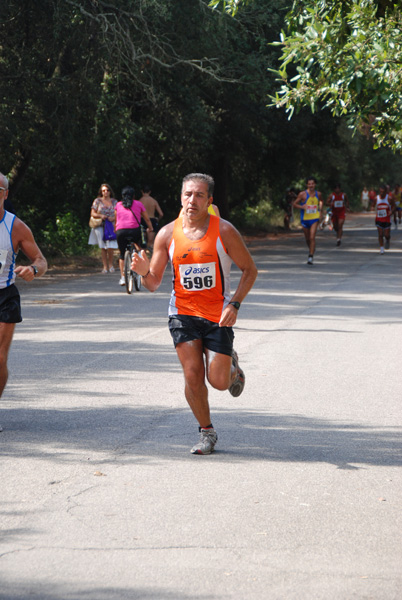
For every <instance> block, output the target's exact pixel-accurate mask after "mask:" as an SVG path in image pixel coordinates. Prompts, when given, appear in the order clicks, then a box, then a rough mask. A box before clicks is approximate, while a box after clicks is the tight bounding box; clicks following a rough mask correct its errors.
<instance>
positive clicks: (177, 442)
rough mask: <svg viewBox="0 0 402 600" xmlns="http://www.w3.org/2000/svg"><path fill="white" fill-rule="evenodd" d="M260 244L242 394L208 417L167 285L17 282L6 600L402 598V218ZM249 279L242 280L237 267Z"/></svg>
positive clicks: (3, 564)
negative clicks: (173, 333)
mask: <svg viewBox="0 0 402 600" xmlns="http://www.w3.org/2000/svg"><path fill="white" fill-rule="evenodd" d="M392 233H393V238H392V245H391V249H390V250H389V251H387V253H386V254H385V255H384V256H380V254H379V251H378V244H377V239H376V231H375V229H374V226H373V216H372V215H364V214H362V215H355V216H354V217H351V218H349V220H348V226H347V228H346V231H345V234H344V242H343V244H342V246H341V247H340V248H336V247H335V239H334V237H333V234H332V233H331V232H329V231H325V232H322V233H320V234H319V236H318V243H317V253H316V259H315V264H314V266H313V267H309V266H307V265H306V259H307V249H306V247H305V244H304V240H303V238H302V234H300V233H293V234H291V235H290V236H288V237H283V238H278V239H270V240H264V241H260V242H258V241H257V242H255V241H254V242H252V243H251V244H250V247H251V250H252V253H253V256H254V258H255V260H256V263H257V266H258V268H259V278H258V280H257V282H256V285H255V287H254V289H253V290H252V292H251V293H250V295H249V297H248V299H247V301H246V302H245V303H244V304H243V305H242V307H241V310H240V315H239V321H238V326H237V327H236V329H235V333H236V338H235V347H236V349H237V351H238V353H239V357H240V361H241V365H242V366H243V368H244V370H245V373H246V388H245V391H244V393H243V394H242V395H241V396H240V397H239V398H237V399H235V398H232V397H231V396H230V394H229V393H228V392H218V391H216V390H212V389H211V390H210V403H211V407H212V415H213V423H214V426H215V428H216V430H217V432H218V435H219V441H218V444H217V447H216V452H215V453H214V454H213V455H211V456H194V455H191V454H190V452H189V450H190V448H191V446H192V445H193V444H194V443H195V441H196V440H197V438H198V432H197V427H196V424H195V422H194V419H193V417H192V415H191V413H190V410H189V408H188V407H187V405H186V403H185V400H184V395H183V378H182V374H181V369H180V366H179V364H178V360H177V358H176V354H175V352H174V349H173V346H172V343H171V339H170V335H169V332H168V330H167V326H166V312H167V302H168V294H169V290H170V273H166V276H165V279H164V282H163V284H162V286H161V289H160V290H159V291H158V292H157V293H155V294H150V293H148V292H146V291H141V292H140V293H136V294H133V295H132V296H129V295H127V294H126V293H125V292H124V289H123V288H120V287H119V286H118V274H114V275H111V274H109V275H102V274H100V273H99V274H94V275H86V276H82V275H80V276H70V277H64V278H63V277H61V278H60V277H46V278H45V279H44V280H42V281H35V282H33V284H31V285H27V284H24V283H22V284H21V285H20V286H19V287H20V291H21V295H22V299H23V302H22V304H23V316H24V321H23V323H21V324H20V325H18V326H17V329H16V334H15V337H14V342H13V346H12V350H11V355H10V360H9V367H10V379H9V384H8V386H7V388H6V390H5V393H4V395H3V399H2V401H1V411H0V423H1V425H2V426H3V428H4V431H3V432H2V433H1V434H0V448H1V453H2V458H1V466H0V477H1V505H0V524H1V539H0V599H1V600H17V599H28V598H29V599H40V600H73V599H77V600H78V599H79V600H120V599H130V600H131V599H137V598H138V599H143V600H151V599H152V600H165V599H166V600H190V599H191V600H218V599H219V600H221V599H222V600H224V599H234V598H236V599H237V600H238V599H240V600H242V599H247V600H271V599H281V600H282V599H283V600H293V599H294V600H300V599H303V600H304V599H306V600H316V599H317V600H318V599H320V600H321V599H322V600H332V599H333V600H339V599H342V600H343V599H347V600H348V599H353V600H356V599H365V600H366V599H370V600H371V599H373V600H400V598H401V597H402V552H401V551H402V542H401V537H402V536H401V531H402V512H401V505H402V503H401V496H402V494H401V492H402V481H401V464H402V452H401V450H402V448H401V413H402V409H401V395H402V394H401V392H402V383H401V381H402V366H401V365H402V362H401V361H402V348H401V339H402V310H401V308H402V283H401V266H402V228H401V230H400V231H393V232H392ZM233 273H234V283H235V282H236V280H237V277H238V274H237V273H236V271H235V270H234V271H233Z"/></svg>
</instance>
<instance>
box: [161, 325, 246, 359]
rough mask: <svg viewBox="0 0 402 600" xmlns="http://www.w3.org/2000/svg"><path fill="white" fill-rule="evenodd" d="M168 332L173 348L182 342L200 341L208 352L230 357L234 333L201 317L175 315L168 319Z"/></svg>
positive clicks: (230, 329)
mask: <svg viewBox="0 0 402 600" xmlns="http://www.w3.org/2000/svg"><path fill="white" fill-rule="evenodd" d="M169 331H170V334H171V336H172V338H173V342H174V346H175V347H176V346H177V344H181V343H182V342H191V341H193V340H202V342H203V344H204V347H205V348H208V350H211V351H212V352H217V353H218V354H227V355H228V356H232V349H233V339H234V333H233V329H232V328H231V327H219V325H218V323H213V322H212V321H208V320H207V319H203V318H202V317H191V316H188V315H175V316H172V317H169Z"/></svg>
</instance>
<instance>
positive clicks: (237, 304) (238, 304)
mask: <svg viewBox="0 0 402 600" xmlns="http://www.w3.org/2000/svg"><path fill="white" fill-rule="evenodd" d="M229 304H231V305H232V306H234V307H235V308H237V310H239V308H240V302H236V301H235V302H229Z"/></svg>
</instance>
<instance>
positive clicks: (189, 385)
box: [176, 340, 230, 427]
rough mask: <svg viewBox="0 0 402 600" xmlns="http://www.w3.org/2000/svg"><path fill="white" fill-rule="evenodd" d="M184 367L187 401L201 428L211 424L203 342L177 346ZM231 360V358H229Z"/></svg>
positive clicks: (198, 341)
mask: <svg viewBox="0 0 402 600" xmlns="http://www.w3.org/2000/svg"><path fill="white" fill-rule="evenodd" d="M176 352H177V356H178V357H179V360H180V362H181V366H182V367H183V374H184V382H185V388H184V393H185V396H186V400H187V402H188V404H189V406H190V408H191V410H192V411H193V415H194V416H195V418H196V419H197V421H198V423H199V425H200V427H208V425H210V424H211V415H210V411H209V403H208V388H207V386H206V385H205V365H204V353H203V343H202V340H193V341H191V342H182V343H180V344H177V346H176ZM228 358H229V359H230V357H228Z"/></svg>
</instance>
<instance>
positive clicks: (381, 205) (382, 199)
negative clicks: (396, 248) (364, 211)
mask: <svg viewBox="0 0 402 600" xmlns="http://www.w3.org/2000/svg"><path fill="white" fill-rule="evenodd" d="M394 212H395V202H394V199H393V198H392V196H391V195H390V194H387V188H386V186H385V185H381V186H380V193H379V194H378V196H377V200H376V204H375V214H376V217H375V224H376V226H377V231H378V242H379V244H380V253H381V254H384V238H385V249H386V250H388V248H389V247H390V243H391V216H392V215H393V214H394Z"/></svg>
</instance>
